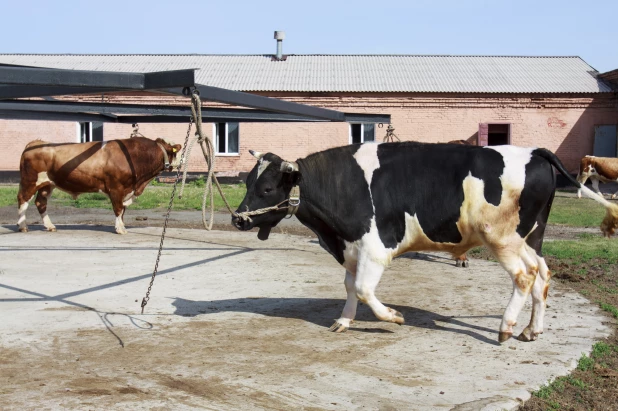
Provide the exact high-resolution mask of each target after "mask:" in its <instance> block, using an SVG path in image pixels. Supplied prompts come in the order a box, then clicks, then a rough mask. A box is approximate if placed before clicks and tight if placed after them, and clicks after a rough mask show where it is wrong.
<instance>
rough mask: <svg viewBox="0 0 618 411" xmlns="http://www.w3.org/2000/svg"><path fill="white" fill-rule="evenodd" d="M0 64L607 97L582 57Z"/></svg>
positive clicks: (289, 88) (259, 82)
mask: <svg viewBox="0 0 618 411" xmlns="http://www.w3.org/2000/svg"><path fill="white" fill-rule="evenodd" d="M0 63H4V64H17V65H27V66H37V67H53V68H62V69H76V70H99V71H124V72H151V71H165V70H178V69H188V68H198V69H199V70H198V71H197V73H196V75H197V82H198V83H200V84H205V85H209V86H215V87H223V88H227V89H231V90H238V91H286V92H430V93H431V92H444V93H599V92H601V93H603V92H610V91H612V90H611V87H610V86H609V85H608V84H606V83H604V82H603V80H601V79H599V78H597V74H598V72H597V71H596V70H595V69H594V68H592V67H591V66H589V65H588V64H587V63H586V62H585V61H583V60H582V59H581V58H579V57H521V56H519V57H517V56H417V55H288V56H287V58H286V60H285V61H276V60H273V56H271V55H194V54H183V55H75V54H56V55H50V54H0Z"/></svg>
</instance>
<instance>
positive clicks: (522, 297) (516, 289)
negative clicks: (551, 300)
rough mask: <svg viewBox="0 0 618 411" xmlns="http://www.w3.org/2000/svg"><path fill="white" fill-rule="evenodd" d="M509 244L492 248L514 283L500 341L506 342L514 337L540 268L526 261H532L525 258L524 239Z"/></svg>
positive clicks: (501, 325)
mask: <svg viewBox="0 0 618 411" xmlns="http://www.w3.org/2000/svg"><path fill="white" fill-rule="evenodd" d="M519 240H520V241H518V240H513V241H509V242H508V244H509V245H508V246H507V247H498V248H496V247H491V249H492V251H493V252H494V255H495V256H496V257H497V258H498V261H499V262H500V264H501V265H502V267H504V269H505V270H506V272H507V273H509V275H510V277H511V280H512V281H513V294H512V295H511V299H510V300H509V303H508V304H507V306H506V309H505V310H504V315H503V316H502V323H501V324H500V332H499V334H498V341H500V342H504V341H506V340H508V339H509V338H511V336H512V335H513V326H514V325H516V324H517V317H518V316H519V313H520V312H521V309H522V308H523V306H524V303H525V302H526V299H527V298H528V295H529V294H530V291H531V289H532V285H533V284H534V282H535V280H536V275H537V273H538V267H537V266H536V264H531V265H528V264H527V263H526V262H525V261H528V260H531V259H530V258H529V257H525V255H524V254H523V253H526V251H525V249H524V247H525V244H524V243H523V239H521V238H519Z"/></svg>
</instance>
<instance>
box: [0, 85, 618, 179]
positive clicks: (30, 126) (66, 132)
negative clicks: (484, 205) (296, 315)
mask: <svg viewBox="0 0 618 411" xmlns="http://www.w3.org/2000/svg"><path fill="white" fill-rule="evenodd" d="M269 96H272V97H279V98H284V99H286V100H289V101H294V102H298V103H304V104H311V105H315V106H320V107H325V108H331V109H335V110H340V111H344V112H357V113H363V112H368V113H389V114H391V119H392V124H393V126H394V127H395V133H396V134H397V135H398V137H399V138H400V139H401V140H416V141H423V142H447V141H450V140H459V139H463V140H471V141H472V140H474V141H475V140H476V134H477V131H478V125H479V123H510V124H511V144H514V145H518V146H534V147H545V148H548V149H550V150H552V151H554V152H555V153H556V154H557V155H558V156H559V157H560V158H561V160H562V161H563V162H564V163H565V165H566V167H567V169H568V170H570V171H572V172H576V169H577V164H578V161H579V159H580V158H581V157H582V156H584V155H586V154H590V153H591V152H592V145H593V136H594V126H595V125H599V124H618V102H617V98H616V96H614V95H611V94H609V93H607V95H595V96H592V97H590V96H581V95H580V96H550V97H531V96H530V95H527V96H499V97H496V96H495V95H488V96H470V95H444V94H440V95H424V96H420V95H396V94H366V95H359V94H356V95H341V94H339V95H332V96H326V95H317V96H316V95H301V94H286V95H283V94H276V93H271V94H269ZM105 97H106V101H112V102H127V103H129V102H131V103H154V104H172V105H184V104H188V101H187V100H185V99H183V98H182V97H167V96H152V95H149V96H143V95H126V94H125V95H117V96H105ZM80 100H82V101H89V100H93V101H101V96H95V97H90V96H84V97H81V98H80ZM131 130H132V127H131V126H130V125H120V124H110V123H107V124H105V125H104V135H105V139H106V140H110V139H116V138H128V137H129V135H130V134H131ZM186 130H187V125H186V124H160V125H157V124H140V129H139V131H140V132H141V133H142V134H144V135H145V136H147V137H150V138H156V137H163V138H166V139H168V140H172V141H174V142H177V143H182V142H183V141H184V138H185V135H186ZM205 130H206V131H207V133H208V134H210V135H212V132H213V127H212V125H211V124H208V125H205ZM376 130H377V135H376V139H377V140H382V138H383V137H384V134H385V132H386V126H385V127H384V128H377V129H376ZM193 131H194V129H193ZM0 136H1V138H0V149H2V152H3V153H4V155H3V156H2V157H0V170H17V169H18V168H19V156H20V154H21V151H22V150H23V147H24V146H25V145H26V143H28V142H29V141H31V140H33V139H36V138H43V139H45V140H48V141H52V142H69V141H73V142H74V141H77V131H76V126H75V123H64V122H43V121H40V122H38V121H7V120H0ZM191 136H192V138H193V132H192V133H191ZM348 139H349V126H348V124H346V123H241V124H240V154H239V155H237V156H218V157H217V162H216V170H217V171H218V172H221V173H223V174H226V175H236V174H238V173H239V172H242V171H248V170H250V169H251V168H252V167H253V165H254V164H255V159H254V158H253V157H252V156H251V155H250V154H249V153H248V152H247V150H249V149H253V150H257V151H262V152H267V151H270V152H273V153H276V154H278V155H280V156H281V157H283V158H285V159H288V160H295V159H297V158H299V157H304V156H306V155H308V154H310V153H313V152H316V151H320V150H324V149H327V148H330V147H335V146H340V145H345V144H348V141H349V140H348ZM190 164H191V167H190V170H191V171H204V170H205V163H204V161H203V157H202V155H201V152H200V150H199V149H198V148H197V146H196V147H195V150H194V152H193V154H192V159H191V162H190Z"/></svg>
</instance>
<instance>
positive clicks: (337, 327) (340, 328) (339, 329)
mask: <svg viewBox="0 0 618 411" xmlns="http://www.w3.org/2000/svg"><path fill="white" fill-rule="evenodd" d="M348 328H349V327H347V326H346V325H343V324H341V323H340V322H339V321H335V323H334V324H333V325H331V326H330V328H329V329H328V331H330V332H333V333H344V332H346V331H348Z"/></svg>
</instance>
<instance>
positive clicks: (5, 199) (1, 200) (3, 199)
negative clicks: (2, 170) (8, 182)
mask: <svg viewBox="0 0 618 411" xmlns="http://www.w3.org/2000/svg"><path fill="white" fill-rule="evenodd" d="M17 188H18V187H17V186H16V185H15V186H0V207H6V206H10V205H12V206H15V208H17Z"/></svg>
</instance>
